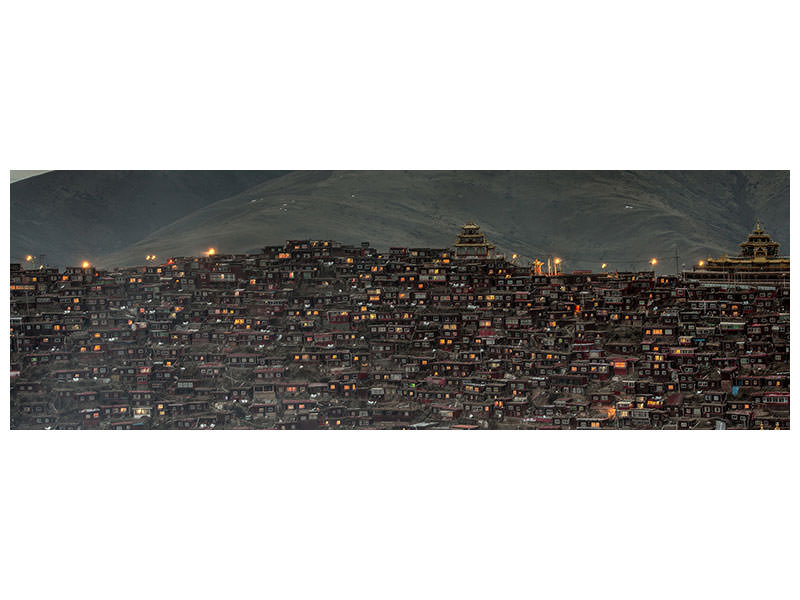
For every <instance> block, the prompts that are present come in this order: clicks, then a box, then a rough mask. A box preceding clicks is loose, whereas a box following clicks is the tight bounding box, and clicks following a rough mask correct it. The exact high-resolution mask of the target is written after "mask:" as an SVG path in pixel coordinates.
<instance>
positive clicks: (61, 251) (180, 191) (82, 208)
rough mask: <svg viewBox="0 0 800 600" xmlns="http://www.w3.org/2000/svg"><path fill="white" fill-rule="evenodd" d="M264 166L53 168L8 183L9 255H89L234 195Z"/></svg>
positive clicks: (65, 259) (256, 179) (264, 175)
mask: <svg viewBox="0 0 800 600" xmlns="http://www.w3.org/2000/svg"><path fill="white" fill-rule="evenodd" d="M278 174H279V173H275V172H269V171H266V172H265V171H51V172H48V173H44V174H42V175H39V176H37V177H33V178H30V179H25V180H21V181H18V182H16V183H13V184H12V185H11V257H12V260H15V259H16V260H19V257H21V256H25V255H26V254H37V255H41V254H47V261H48V262H49V263H51V264H59V265H64V264H78V263H79V262H80V261H81V260H83V259H89V260H92V261H94V260H95V259H96V258H97V257H98V256H100V255H101V254H108V253H109V252H113V251H115V250H120V249H122V248H125V247H126V246H129V245H130V244H133V243H135V242H136V241H138V240H140V239H142V238H143V237H146V236H147V235H148V234H150V233H151V232H153V231H154V230H156V229H158V228H159V227H160V226H162V225H163V224H165V223H170V222H172V221H174V220H175V219H178V218H180V217H182V216H184V215H187V214H190V213H192V212H193V211H195V210H197V209H199V208H201V207H203V206H205V205H207V204H209V203H212V202H216V201H217V200H220V199H223V198H226V197H228V196H231V195H233V194H237V193H239V192H241V191H243V190H245V189H248V188H250V187H252V186H253V185H256V184H258V183H260V182H262V181H265V180H267V179H269V178H270V177H275V176H277V175H278Z"/></svg>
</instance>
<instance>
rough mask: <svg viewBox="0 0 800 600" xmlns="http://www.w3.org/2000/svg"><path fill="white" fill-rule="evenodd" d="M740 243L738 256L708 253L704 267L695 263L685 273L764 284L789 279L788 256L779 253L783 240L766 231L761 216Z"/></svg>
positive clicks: (705, 278) (692, 275) (690, 275)
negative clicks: (780, 242) (711, 256)
mask: <svg viewBox="0 0 800 600" xmlns="http://www.w3.org/2000/svg"><path fill="white" fill-rule="evenodd" d="M739 247H740V248H741V250H740V252H739V256H728V255H727V254H723V255H722V256H720V257H719V258H710V257H709V259H708V260H707V261H706V264H705V265H704V266H703V267H695V268H694V269H693V270H692V271H691V272H686V273H685V275H686V276H687V277H690V278H692V279H703V280H715V281H718V280H720V279H724V280H729V281H734V282H747V283H763V284H768V283H770V282H773V283H774V282H776V281H788V280H789V257H788V256H781V255H780V254H779V253H778V250H779V248H780V244H779V243H778V242H776V241H774V240H773V239H772V237H771V236H770V235H769V234H768V233H767V232H766V231H764V229H763V227H762V226H761V221H760V220H759V221H756V225H755V227H754V228H753V231H752V232H751V233H750V235H748V236H747V239H746V240H745V241H744V242H742V243H741V244H739Z"/></svg>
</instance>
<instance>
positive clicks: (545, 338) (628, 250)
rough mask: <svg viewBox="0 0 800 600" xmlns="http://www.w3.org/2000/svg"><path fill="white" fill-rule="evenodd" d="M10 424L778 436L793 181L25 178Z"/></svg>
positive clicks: (94, 174) (321, 174)
mask: <svg viewBox="0 0 800 600" xmlns="http://www.w3.org/2000/svg"><path fill="white" fill-rule="evenodd" d="M11 181H12V183H11V209H10V212H11V223H10V233H11V241H10V244H11V265H10V276H11V286H10V290H11V291H10V316H11V324H10V325H11V397H10V402H11V410H10V419H11V428H12V429H47V430H58V429H112V430H130V429H174V430H191V429H195V430H196V429H201V430H202V429H205V430H211V429H278V430H309V429H312V430H330V429H333V430H353V429H395V430H442V429H448V430H492V429H503V430H505V429H549V430H552V429H563V430H568V429H581V430H595V429H601V430H602V429H605V430H627V429H654V430H708V429H717V430H720V429H756V430H763V429H768V430H780V429H788V428H789V426H790V421H789V256H788V248H789V173H788V171H12V172H11Z"/></svg>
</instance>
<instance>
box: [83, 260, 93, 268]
mask: <svg viewBox="0 0 800 600" xmlns="http://www.w3.org/2000/svg"><path fill="white" fill-rule="evenodd" d="M91 266H92V265H91V263H90V262H89V261H88V260H85V261H83V262H82V263H81V267H82V268H84V269H88V268H89V267H91Z"/></svg>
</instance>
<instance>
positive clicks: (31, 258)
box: [25, 254, 33, 262]
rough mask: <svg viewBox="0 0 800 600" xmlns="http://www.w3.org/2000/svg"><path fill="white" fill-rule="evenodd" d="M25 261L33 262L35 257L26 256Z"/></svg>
mask: <svg viewBox="0 0 800 600" xmlns="http://www.w3.org/2000/svg"><path fill="white" fill-rule="evenodd" d="M25 260H26V261H27V262H31V261H32V260H33V256H31V255H30V254H28V256H26V257H25Z"/></svg>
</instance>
